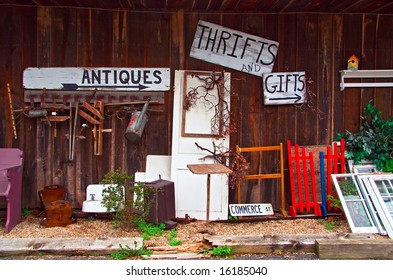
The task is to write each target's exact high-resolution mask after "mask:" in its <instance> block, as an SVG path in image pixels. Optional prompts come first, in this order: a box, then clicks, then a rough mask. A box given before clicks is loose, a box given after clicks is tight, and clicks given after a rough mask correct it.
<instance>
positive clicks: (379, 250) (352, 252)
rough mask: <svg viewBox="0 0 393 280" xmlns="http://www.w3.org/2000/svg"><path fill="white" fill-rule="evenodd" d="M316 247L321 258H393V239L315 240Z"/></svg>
mask: <svg viewBox="0 0 393 280" xmlns="http://www.w3.org/2000/svg"><path fill="white" fill-rule="evenodd" d="M315 249H316V252H317V255H318V257H319V258H320V259H328V260H334V259H336V260H344V259H345V260H355V259H357V260H360V259H378V260H391V259H393V240H392V239H374V240H370V239H360V240H341V239H337V240H329V239H320V240H316V241H315Z"/></svg>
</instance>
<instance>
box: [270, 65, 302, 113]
mask: <svg viewBox="0 0 393 280" xmlns="http://www.w3.org/2000/svg"><path fill="white" fill-rule="evenodd" d="M305 76H306V74H305V72H292V73H271V74H264V75H263V92H264V99H265V105H272V104H273V105H280V104H300V103H303V102H304V101H305V94H306V80H305Z"/></svg>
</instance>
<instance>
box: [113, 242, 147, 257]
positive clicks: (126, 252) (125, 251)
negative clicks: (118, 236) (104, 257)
mask: <svg viewBox="0 0 393 280" xmlns="http://www.w3.org/2000/svg"><path fill="white" fill-rule="evenodd" d="M136 245H137V243H136V242H134V249H131V248H130V247H129V246H128V245H126V246H125V248H124V247H123V246H122V245H121V244H119V247H120V251H119V252H114V253H112V254H111V257H112V259H114V260H125V259H129V258H133V257H134V258H135V257H141V256H149V255H151V254H152V251H151V250H145V248H144V247H143V246H142V248H140V249H137V248H136Z"/></svg>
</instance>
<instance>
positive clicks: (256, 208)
mask: <svg viewBox="0 0 393 280" xmlns="http://www.w3.org/2000/svg"><path fill="white" fill-rule="evenodd" d="M229 212H230V214H231V216H233V217H235V216H267V215H273V214H274V212H273V207H272V205H271V204H270V203H260V204H229Z"/></svg>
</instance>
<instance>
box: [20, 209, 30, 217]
mask: <svg viewBox="0 0 393 280" xmlns="http://www.w3.org/2000/svg"><path fill="white" fill-rule="evenodd" d="M31 213H32V211H31V210H30V209H28V208H23V209H22V215H23V216H29V215H31Z"/></svg>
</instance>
